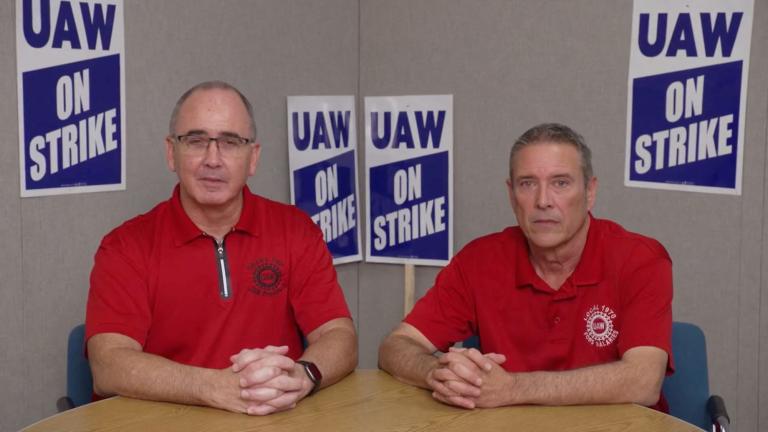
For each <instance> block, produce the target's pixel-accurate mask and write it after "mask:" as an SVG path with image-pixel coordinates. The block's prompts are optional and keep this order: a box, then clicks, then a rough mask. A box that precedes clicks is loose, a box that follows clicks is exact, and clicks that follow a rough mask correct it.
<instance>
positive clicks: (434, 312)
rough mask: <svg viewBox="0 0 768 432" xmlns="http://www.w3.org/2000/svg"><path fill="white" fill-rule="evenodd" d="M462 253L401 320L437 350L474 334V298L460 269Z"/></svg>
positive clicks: (440, 274) (438, 276)
mask: <svg viewBox="0 0 768 432" xmlns="http://www.w3.org/2000/svg"><path fill="white" fill-rule="evenodd" d="M460 257H461V253H460V254H459V255H457V256H456V257H454V259H453V260H451V262H450V263H449V264H448V266H447V267H445V268H444V269H443V270H441V271H440V273H439V274H438V275H437V279H436V280H435V285H434V286H433V287H432V288H430V289H429V291H427V293H426V294H425V295H424V297H422V298H421V299H419V301H418V302H417V303H416V305H415V306H414V308H413V310H412V311H411V313H409V314H408V316H407V317H406V318H405V320H404V322H406V323H408V324H410V325H412V326H414V327H416V328H417V329H418V330H419V331H420V332H421V333H422V334H423V335H424V336H426V338H427V339H429V341H430V342H432V344H433V345H434V346H435V347H437V349H438V350H440V351H446V350H448V348H449V347H450V346H451V345H453V344H454V343H456V342H458V341H461V340H464V339H466V338H467V337H469V336H471V335H472V334H473V329H474V328H476V326H475V322H476V314H475V307H474V304H475V302H474V300H473V297H472V295H471V294H470V291H469V288H468V286H467V284H466V281H465V279H464V276H463V274H462V271H461V258H460Z"/></svg>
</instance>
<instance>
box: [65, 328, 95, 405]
mask: <svg viewBox="0 0 768 432" xmlns="http://www.w3.org/2000/svg"><path fill="white" fill-rule="evenodd" d="M67 397H69V398H70V399H71V401H72V403H73V405H74V406H75V407H78V406H80V405H85V404H87V403H88V402H91V398H92V397H93V377H92V376H91V366H90V365H89V364H88V359H87V358H85V325H84V324H80V325H78V326H76V327H75V328H73V329H72V331H71V332H69V338H68V340H67Z"/></svg>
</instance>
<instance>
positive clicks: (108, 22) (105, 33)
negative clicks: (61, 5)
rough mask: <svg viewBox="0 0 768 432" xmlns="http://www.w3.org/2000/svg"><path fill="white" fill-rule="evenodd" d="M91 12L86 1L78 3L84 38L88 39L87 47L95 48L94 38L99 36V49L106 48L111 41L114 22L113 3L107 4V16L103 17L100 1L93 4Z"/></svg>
mask: <svg viewBox="0 0 768 432" xmlns="http://www.w3.org/2000/svg"><path fill="white" fill-rule="evenodd" d="M93 9H94V10H93V13H91V10H90V8H89V7H88V3H80V13H81V14H82V16H83V25H84V26H85V38H86V40H87V41H88V49H96V40H97V39H99V38H101V49H103V50H105V51H106V50H108V49H109V46H110V44H111V43H112V28H113V26H114V23H115V10H116V7H115V5H112V4H111V5H108V6H107V17H106V19H105V18H104V9H103V8H102V7H101V4H100V3H96V4H95V5H94V6H93Z"/></svg>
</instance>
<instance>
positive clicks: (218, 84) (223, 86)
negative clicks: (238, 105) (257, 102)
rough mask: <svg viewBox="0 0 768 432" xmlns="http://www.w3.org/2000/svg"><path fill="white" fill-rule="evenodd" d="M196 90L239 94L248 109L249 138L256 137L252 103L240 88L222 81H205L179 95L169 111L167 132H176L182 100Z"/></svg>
mask: <svg viewBox="0 0 768 432" xmlns="http://www.w3.org/2000/svg"><path fill="white" fill-rule="evenodd" d="M198 90H230V91H233V92H235V93H237V95H238V96H240V100H241V101H243V105H244V106H245V110H246V111H248V119H249V120H250V123H251V124H250V126H251V133H252V134H253V136H252V137H250V138H254V139H255V138H256V120H254V118H253V105H251V102H250V101H249V100H248V98H247V97H245V95H244V94H243V93H242V92H241V91H240V90H238V89H237V87H235V86H233V85H232V84H229V83H226V82H224V81H205V82H202V83H200V84H197V85H195V86H194V87H192V88H190V89H189V90H187V91H185V92H184V94H183V95H181V97H180V98H179V100H178V101H177V102H176V106H174V107H173V112H172V113H171V122H170V124H169V133H170V134H171V135H173V134H175V133H176V121H177V120H178V117H179V110H180V109H181V106H182V105H184V102H186V100H187V99H188V98H189V96H191V95H192V93H194V92H196V91H198Z"/></svg>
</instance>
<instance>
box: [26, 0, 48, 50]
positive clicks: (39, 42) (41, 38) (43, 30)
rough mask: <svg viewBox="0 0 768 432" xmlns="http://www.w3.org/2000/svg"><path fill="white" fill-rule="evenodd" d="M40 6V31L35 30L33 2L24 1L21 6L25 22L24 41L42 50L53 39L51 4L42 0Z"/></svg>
mask: <svg viewBox="0 0 768 432" xmlns="http://www.w3.org/2000/svg"><path fill="white" fill-rule="evenodd" d="M37 4H38V5H39V7H40V8H39V10H38V13H39V23H40V31H38V32H36V31H35V29H34V27H35V26H34V22H33V21H34V17H33V16H32V0H24V2H23V3H22V4H21V8H22V9H21V14H22V19H23V20H24V39H26V40H27V43H28V44H29V46H31V47H32V48H42V47H44V46H45V44H47V43H48V39H49V38H50V37H51V2H50V0H41V1H39V2H38V3H37Z"/></svg>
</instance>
